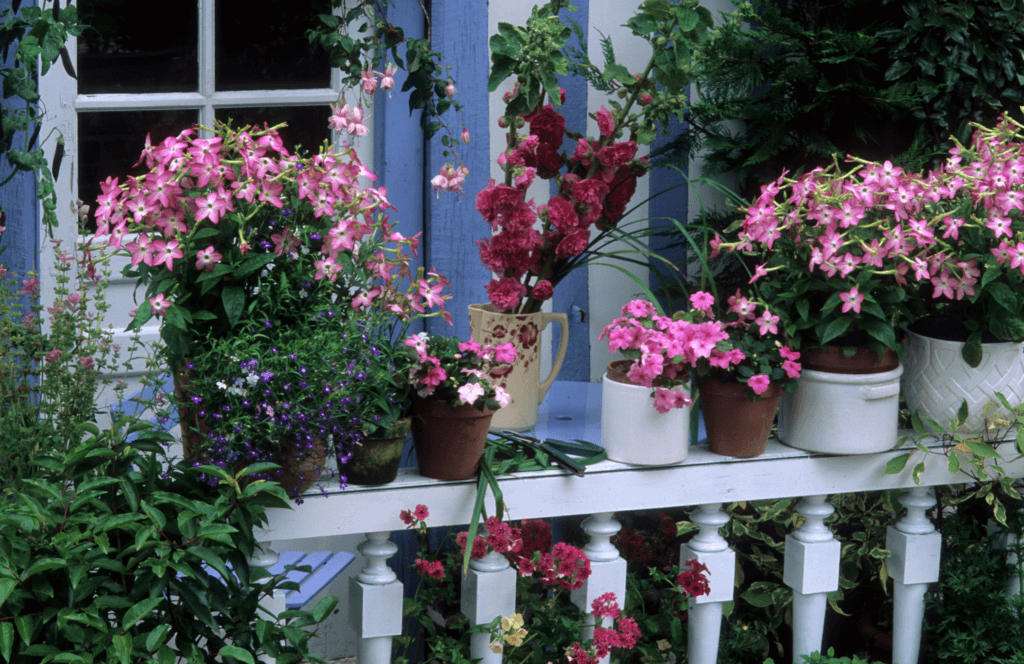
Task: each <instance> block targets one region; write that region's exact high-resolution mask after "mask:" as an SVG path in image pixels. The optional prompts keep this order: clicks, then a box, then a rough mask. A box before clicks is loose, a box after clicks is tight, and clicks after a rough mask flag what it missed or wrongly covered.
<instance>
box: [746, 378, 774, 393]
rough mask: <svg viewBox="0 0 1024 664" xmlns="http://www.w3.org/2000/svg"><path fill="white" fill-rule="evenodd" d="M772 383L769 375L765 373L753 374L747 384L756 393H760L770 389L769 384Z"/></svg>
mask: <svg viewBox="0 0 1024 664" xmlns="http://www.w3.org/2000/svg"><path fill="white" fill-rule="evenodd" d="M770 384H771V381H770V380H769V379H768V376H766V375H764V374H758V375H756V376H751V377H750V378H749V379H747V385H748V386H749V387H750V389H752V390H754V394H758V395H761V394H764V393H765V392H766V391H767V390H768V386H769V385H770Z"/></svg>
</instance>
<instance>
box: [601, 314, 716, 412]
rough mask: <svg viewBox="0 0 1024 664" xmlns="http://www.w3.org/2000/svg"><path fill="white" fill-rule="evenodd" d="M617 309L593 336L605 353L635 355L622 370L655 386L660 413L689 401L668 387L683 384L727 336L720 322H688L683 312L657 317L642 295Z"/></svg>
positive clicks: (686, 397)
mask: <svg viewBox="0 0 1024 664" xmlns="http://www.w3.org/2000/svg"><path fill="white" fill-rule="evenodd" d="M695 311H697V312H700V311H701V310H699V309H698V310H695ZM619 313H620V317H619V318H616V319H615V320H613V321H612V322H611V323H609V324H608V325H606V326H605V328H604V329H603V330H602V331H601V334H600V335H598V337H597V338H598V339H605V338H607V339H608V350H609V352H613V353H614V352H615V351H617V350H620V351H622V352H623V354H625V355H626V356H627V357H629V358H631V359H633V360H634V362H633V364H632V366H630V368H629V371H628V373H627V374H626V375H627V377H628V378H629V380H631V381H632V382H634V383H635V384H637V385H643V386H644V387H652V388H654V407H655V409H657V411H658V412H659V413H667V412H668V411H670V410H671V409H673V408H683V407H685V406H692V405H693V401H692V399H690V397H689V395H687V394H686V393H685V392H680V391H678V390H674V389H672V388H674V387H676V386H679V385H682V384H683V383H684V382H685V380H686V377H687V371H688V370H689V369H692V368H695V367H696V366H697V361H698V360H699V359H701V358H710V357H711V356H712V353H713V352H714V351H715V350H716V348H717V346H718V345H719V344H720V342H723V341H726V340H727V339H728V338H729V335H728V333H727V332H726V330H725V327H724V326H723V325H722V324H721V323H719V322H718V321H714V320H705V321H701V322H693V321H692V320H690V319H689V318H687V317H679V318H676V319H673V318H669V317H667V316H661V315H659V314H658V313H657V310H656V309H655V307H654V305H653V304H651V303H650V302H648V301H646V300H633V301H631V302H629V303H627V304H625V305H623V307H622V309H621V310H620V312H619ZM701 317H704V316H703V314H701ZM691 318H693V316H691ZM727 357H728V356H727Z"/></svg>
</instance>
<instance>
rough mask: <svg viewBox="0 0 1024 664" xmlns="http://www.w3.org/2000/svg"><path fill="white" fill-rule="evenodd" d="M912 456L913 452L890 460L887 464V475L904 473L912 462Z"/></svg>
mask: <svg viewBox="0 0 1024 664" xmlns="http://www.w3.org/2000/svg"><path fill="white" fill-rule="evenodd" d="M911 456H913V452H907V453H906V454H901V455H899V456H898V457H894V458H892V459H890V460H889V463H887V464H885V474H886V475H895V474H896V473H900V472H903V469H904V468H906V466H907V462H908V461H910V457H911Z"/></svg>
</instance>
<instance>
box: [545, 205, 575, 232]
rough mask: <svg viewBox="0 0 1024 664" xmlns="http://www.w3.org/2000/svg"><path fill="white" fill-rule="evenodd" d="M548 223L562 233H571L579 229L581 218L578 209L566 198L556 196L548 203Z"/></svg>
mask: <svg viewBox="0 0 1024 664" xmlns="http://www.w3.org/2000/svg"><path fill="white" fill-rule="evenodd" d="M547 211H548V221H550V222H551V225H552V226H554V227H555V228H557V229H558V230H559V231H561V232H562V233H571V232H572V231H574V230H576V229H577V228H579V225H580V218H579V216H578V215H577V214H576V209H575V208H574V207H573V205H572V201H570V200H569V199H568V198H566V197H565V196H555V197H554V198H552V199H551V200H549V201H548V206H547Z"/></svg>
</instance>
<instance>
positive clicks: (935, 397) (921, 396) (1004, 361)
mask: <svg viewBox="0 0 1024 664" xmlns="http://www.w3.org/2000/svg"><path fill="white" fill-rule="evenodd" d="M961 348H963V344H962V343H960V342H958V341H944V340H942V339H934V338H932V337H925V336H922V335H919V334H915V333H914V332H911V331H909V330H907V352H906V355H905V357H904V361H903V364H904V366H905V367H906V373H904V374H903V396H904V398H905V399H906V401H907V408H909V409H910V410H911V412H914V411H916V412H917V413H918V414H920V415H921V416H922V417H930V418H931V419H933V420H935V421H936V422H938V423H939V424H941V425H943V426H947V425H948V424H949V421H950V420H952V419H953V418H954V417H956V414H957V411H958V410H959V409H960V404H961V403H963V400H964V399H966V400H967V408H968V411H969V412H970V415H969V417H968V418H967V422H966V423H965V424H964V425H963V426H962V427H961V428H960V429H958V432H959V433H961V434H963V435H967V436H980V435H981V434H983V433H984V432H985V412H984V408H985V405H986V404H988V403H992V402H995V403H997V404H998V398H997V397H996V392H999V393H1001V394H1002V395H1003V396H1004V397H1006V399H1007V400H1008V401H1009V402H1010V404H1018V403H1024V343H1012V342H1007V343H993V344H982V345H981V348H982V356H981V365H979V366H978V367H977V368H973V367H971V366H970V365H969V364H967V362H965V361H964V358H963V356H961V354H960V350H961ZM993 415H995V416H999V415H1002V416H1005V415H1006V409H1005V408H1003V407H1002V406H999V408H998V409H996V410H994V411H993Z"/></svg>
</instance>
